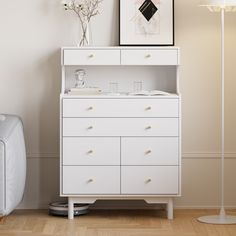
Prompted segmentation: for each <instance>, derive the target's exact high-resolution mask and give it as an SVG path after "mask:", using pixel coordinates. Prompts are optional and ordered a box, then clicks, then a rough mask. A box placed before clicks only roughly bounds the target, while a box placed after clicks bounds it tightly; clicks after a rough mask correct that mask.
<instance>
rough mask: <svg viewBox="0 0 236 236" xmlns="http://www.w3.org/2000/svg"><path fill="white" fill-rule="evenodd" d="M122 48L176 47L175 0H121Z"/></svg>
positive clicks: (120, 37)
mask: <svg viewBox="0 0 236 236" xmlns="http://www.w3.org/2000/svg"><path fill="white" fill-rule="evenodd" d="M119 33H120V36H119V41H120V43H119V44H120V46H174V39H175V38H174V0H120V32H119Z"/></svg>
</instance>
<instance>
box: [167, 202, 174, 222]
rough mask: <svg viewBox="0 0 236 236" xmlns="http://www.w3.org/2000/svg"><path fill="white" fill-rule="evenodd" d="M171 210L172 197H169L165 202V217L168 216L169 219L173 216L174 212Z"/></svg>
mask: <svg viewBox="0 0 236 236" xmlns="http://www.w3.org/2000/svg"><path fill="white" fill-rule="evenodd" d="M173 211H174V207H173V199H172V198H170V199H169V200H168V203H167V218H168V219H169V220H173V218H174V213H173Z"/></svg>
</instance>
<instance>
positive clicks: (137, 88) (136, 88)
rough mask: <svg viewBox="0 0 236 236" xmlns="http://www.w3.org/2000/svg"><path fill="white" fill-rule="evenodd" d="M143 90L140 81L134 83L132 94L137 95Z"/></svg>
mask: <svg viewBox="0 0 236 236" xmlns="http://www.w3.org/2000/svg"><path fill="white" fill-rule="evenodd" d="M142 89H143V83H142V81H134V93H139V92H140V91H142Z"/></svg>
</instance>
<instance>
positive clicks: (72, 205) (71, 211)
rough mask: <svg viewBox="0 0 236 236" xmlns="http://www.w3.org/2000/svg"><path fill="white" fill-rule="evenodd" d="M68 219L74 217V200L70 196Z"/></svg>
mask: <svg viewBox="0 0 236 236" xmlns="http://www.w3.org/2000/svg"><path fill="white" fill-rule="evenodd" d="M68 219H69V220H73V219H74V201H73V199H72V198H70V197H69V198H68Z"/></svg>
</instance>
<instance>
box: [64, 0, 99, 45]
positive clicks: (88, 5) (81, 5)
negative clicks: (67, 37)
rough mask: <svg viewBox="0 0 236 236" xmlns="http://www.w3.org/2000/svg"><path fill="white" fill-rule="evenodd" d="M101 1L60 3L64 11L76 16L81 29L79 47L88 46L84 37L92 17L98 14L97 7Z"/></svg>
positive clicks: (88, 0) (83, 0)
mask: <svg viewBox="0 0 236 236" xmlns="http://www.w3.org/2000/svg"><path fill="white" fill-rule="evenodd" d="M102 1H103V0H70V1H62V5H63V7H64V9H65V10H70V11H74V12H75V14H76V15H77V16H78V18H79V20H80V23H81V27H82V31H83V32H82V39H81V41H80V46H82V45H85V44H88V39H87V37H86V32H87V27H88V23H89V22H90V20H91V18H92V17H93V16H96V15H98V14H99V11H98V7H99V4H100V3H101V2H102Z"/></svg>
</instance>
